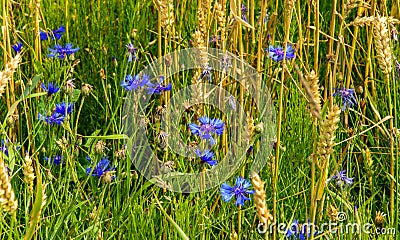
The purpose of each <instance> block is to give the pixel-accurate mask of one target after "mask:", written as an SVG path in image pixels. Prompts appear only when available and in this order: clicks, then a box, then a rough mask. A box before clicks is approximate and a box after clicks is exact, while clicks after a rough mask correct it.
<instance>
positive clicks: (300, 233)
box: [286, 219, 310, 240]
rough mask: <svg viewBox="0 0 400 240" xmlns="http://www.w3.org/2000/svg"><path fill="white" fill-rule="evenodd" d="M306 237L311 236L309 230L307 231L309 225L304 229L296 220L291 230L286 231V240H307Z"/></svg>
mask: <svg viewBox="0 0 400 240" xmlns="http://www.w3.org/2000/svg"><path fill="white" fill-rule="evenodd" d="M306 235H308V236H309V235H310V233H309V229H307V225H306V227H302V226H301V224H299V222H298V221H297V220H296V219H294V220H293V223H292V224H291V225H290V228H289V229H288V230H287V231H286V238H290V239H300V240H305V239H306Z"/></svg>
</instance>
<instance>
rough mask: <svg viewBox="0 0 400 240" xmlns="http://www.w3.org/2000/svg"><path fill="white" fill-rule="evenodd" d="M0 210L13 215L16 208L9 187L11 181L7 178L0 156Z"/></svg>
mask: <svg viewBox="0 0 400 240" xmlns="http://www.w3.org/2000/svg"><path fill="white" fill-rule="evenodd" d="M0 208H2V209H3V210H4V211H6V212H8V213H10V214H11V213H13V212H14V211H15V210H17V208H18V201H17V200H16V199H15V194H14V190H13V189H12V187H11V179H10V178H9V176H8V170H7V167H6V166H5V165H4V162H3V159H2V157H1V156H0Z"/></svg>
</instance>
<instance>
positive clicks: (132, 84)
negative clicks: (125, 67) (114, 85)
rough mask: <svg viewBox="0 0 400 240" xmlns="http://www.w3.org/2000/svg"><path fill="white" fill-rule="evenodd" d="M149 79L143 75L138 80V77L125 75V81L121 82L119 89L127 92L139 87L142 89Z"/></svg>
mask: <svg viewBox="0 0 400 240" xmlns="http://www.w3.org/2000/svg"><path fill="white" fill-rule="evenodd" d="M149 81H150V78H149V76H148V75H146V74H143V76H142V78H141V79H140V77H139V75H135V76H134V77H132V75H130V74H128V75H126V77H125V79H124V80H122V82H121V87H123V88H125V90H127V91H132V90H133V89H134V90H137V89H138V88H139V87H143V86H145V85H146V84H148V83H149Z"/></svg>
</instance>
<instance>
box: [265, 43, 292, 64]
mask: <svg viewBox="0 0 400 240" xmlns="http://www.w3.org/2000/svg"><path fill="white" fill-rule="evenodd" d="M267 52H268V54H269V57H270V58H271V59H272V60H274V61H275V62H280V61H282V60H283V57H284V55H285V52H284V50H283V48H282V47H281V46H277V47H274V46H272V45H270V46H269V48H268V49H267ZM295 57H296V55H295V50H294V48H293V47H292V45H290V44H287V45H286V59H292V58H295Z"/></svg>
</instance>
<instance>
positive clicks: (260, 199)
mask: <svg viewBox="0 0 400 240" xmlns="http://www.w3.org/2000/svg"><path fill="white" fill-rule="evenodd" d="M251 181H252V183H253V186H254V190H255V193H254V204H255V205H256V212H257V216H258V219H259V220H260V222H262V223H263V224H265V226H266V225H267V224H268V222H272V220H273V217H272V215H271V213H270V212H269V210H268V208H267V205H266V204H265V190H264V182H263V181H261V178H260V176H259V175H258V174H257V173H253V177H252V179H251Z"/></svg>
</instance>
